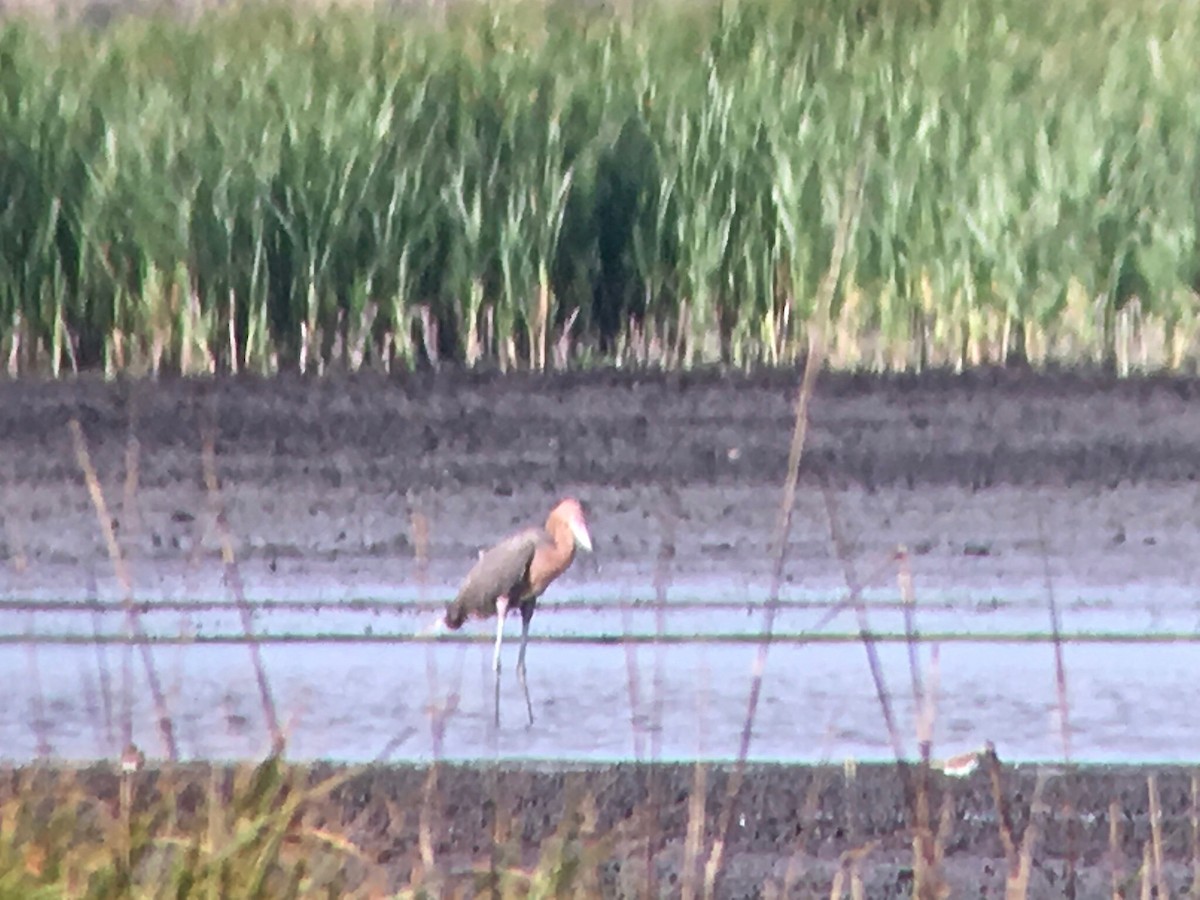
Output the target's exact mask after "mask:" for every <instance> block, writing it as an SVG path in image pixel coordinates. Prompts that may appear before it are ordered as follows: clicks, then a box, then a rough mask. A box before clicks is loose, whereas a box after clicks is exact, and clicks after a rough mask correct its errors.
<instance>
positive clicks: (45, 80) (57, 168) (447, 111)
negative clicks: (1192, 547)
mask: <svg viewBox="0 0 1200 900" xmlns="http://www.w3.org/2000/svg"><path fill="white" fill-rule="evenodd" d="M1198 23H1200V3H1197V2H1196V0H1185V2H1182V3H1179V4H1175V5H1172V6H1168V7H1161V6H1160V5H1158V4H1151V3H1150V2H1148V0H1136V2H1133V3H1118V2H1116V0H1087V2H1083V3H1077V4H1068V5H1065V6H1064V5H1060V4H1047V3H1044V2H1040V0H984V2H982V3H964V2H952V0H944V2H934V0H926V2H918V0H854V2H849V3H846V2H834V0H802V2H799V3H797V2H783V0H725V2H717V0H712V2H708V3H704V4H700V5H687V6H686V7H682V8H677V5H676V4H673V3H672V2H671V0H650V2H648V3H646V4H642V5H638V6H637V8H636V10H631V9H630V8H628V7H625V6H622V7H621V8H620V10H619V11H617V12H611V11H604V10H601V9H594V8H592V7H591V5H590V4H581V3H578V2H576V0H515V2H510V3H503V4H480V3H474V2H470V0H467V2H462V3H458V4H454V5H452V6H451V7H449V8H448V9H447V10H444V11H442V12H440V13H434V12H414V11H406V12H404V13H403V14H400V13H394V14H389V13H386V12H384V11H373V10H370V9H366V8H362V9H345V10H323V11H316V10H314V11H308V10H300V11H296V10H292V9H284V8H280V7H275V6H270V5H251V6H245V7H241V8H237V9H232V10H228V11H223V12H216V13H209V14H204V15H201V16H199V17H196V18H194V19H192V20H190V21H183V20H182V19H177V18H169V17H153V16H139V17H129V18H123V19H119V20H118V21H116V22H115V23H113V24H111V25H109V26H106V27H104V28H102V29H94V28H88V27H85V26H82V25H72V24H66V25H61V24H60V25H57V26H54V27H50V26H47V25H45V24H38V23H34V22H23V21H20V20H11V19H10V20H7V21H5V22H4V23H3V24H0V184H3V185H5V188H6V190H5V196H4V198H3V201H2V202H0V352H2V353H3V357H4V362H5V363H6V364H7V366H8V369H9V371H11V372H14V373H21V372H33V371H46V372H50V373H52V374H58V373H60V372H62V371H65V370H70V369H73V368H103V369H104V370H105V371H107V372H109V373H114V372H117V371H131V372H145V371H155V372H157V371H181V372H185V373H191V372H207V371H231V370H232V371H242V370H251V371H259V372H272V371H278V370H283V369H297V368H299V369H303V370H306V371H323V370H325V369H328V368H331V367H332V368H350V369H354V368H358V367H360V366H371V367H379V368H393V367H406V366H413V365H417V364H420V363H421V362H422V361H427V360H429V359H430V358H432V357H437V358H441V359H452V360H456V361H461V362H465V363H468V364H487V365H499V366H500V367H502V368H511V367H522V368H524V367H532V368H543V367H548V366H553V365H556V364H562V363H564V362H567V361H571V362H575V363H584V364H586V363H589V362H591V363H595V362H616V363H633V362H642V363H652V364H659V365H667V366H692V365H702V364H710V363H714V362H724V363H728V364H733V365H740V366H750V365H755V364H763V363H766V364H779V363H787V362H790V361H792V360H794V359H795V358H796V356H797V355H798V354H802V352H803V349H804V347H805V345H806V344H805V340H806V336H805V323H806V322H807V320H808V317H809V316H810V314H811V313H812V311H813V303H814V298H815V296H816V288H817V284H818V282H819V281H820V279H821V277H822V275H823V273H824V271H825V269H826V268H827V266H828V264H829V255H830V249H831V245H832V241H833V231H834V227H835V224H836V222H837V220H838V214H839V208H838V207H839V205H840V202H841V195H842V190H841V189H842V185H843V183H844V181H845V178H846V175H847V173H848V172H849V171H851V170H853V169H854V167H855V166H857V165H858V164H859V162H860V161H862V160H864V159H869V168H868V172H867V180H866V188H865V201H864V207H863V213H862V217H861V221H860V224H859V227H858V229H857V231H856V234H855V236H854V239H853V241H852V243H851V246H850V247H849V248H848V253H847V258H846V262H845V265H844V272H845V273H846V274H845V276H844V278H843V280H842V283H841V287H840V289H839V291H838V294H837V296H836V298H835V301H834V308H833V310H832V313H833V320H832V322H831V334H830V357H829V364H830V365H833V366H836V367H842V368H854V367H868V368H900V369H914V368H920V367H924V366H968V365H973V364H979V363H987V362H996V361H1003V360H1005V359H1009V358H1012V357H1017V358H1024V359H1027V360H1029V361H1030V362H1032V363H1034V364H1035V365H1043V364H1052V363H1059V364H1076V363H1103V364H1106V365H1108V366H1112V367H1116V368H1117V369H1119V370H1120V371H1128V370H1130V369H1134V368H1168V369H1181V368H1182V369H1192V368H1194V367H1195V364H1196V361H1197V358H1198V357H1200V346H1198V343H1197V331H1198V327H1200V323H1198V322H1197V315H1196V310H1197V291H1198V290H1200V239H1198V237H1197V225H1198V223H1200V162H1198V161H1197V156H1196V148H1197V146H1200V93H1197V92H1196V91H1195V90H1194V83H1195V78H1194V62H1193V60H1194V52H1193V48H1194V47H1195V46H1196V45H1197V41H1198V39H1200V24H1198Z"/></svg>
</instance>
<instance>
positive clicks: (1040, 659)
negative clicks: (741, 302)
mask: <svg viewBox="0 0 1200 900" xmlns="http://www.w3.org/2000/svg"><path fill="white" fill-rule="evenodd" d="M447 571H449V570H447ZM446 574H447V573H446V572H443V571H440V570H435V571H431V572H430V573H429V579H428V582H427V584H426V585H425V586H424V587H423V588H417V587H413V586H411V585H409V586H407V587H401V588H397V587H394V586H388V585H387V582H386V579H385V578H384V577H383V576H382V573H380V572H377V571H374V570H373V568H372V566H371V565H370V564H362V565H359V566H357V567H353V566H351V567H347V566H340V567H339V566H338V565H337V564H335V563H329V564H311V563H309V564H300V563H296V564H295V565H294V566H293V567H292V568H290V569H289V567H288V566H287V565H284V564H281V565H279V566H278V567H276V568H275V569H274V570H267V569H266V568H265V567H262V568H261V569H256V568H255V567H253V566H248V567H246V571H245V573H244V576H243V577H244V578H245V589H246V594H247V599H248V600H249V601H250V602H251V604H255V603H258V602H259V601H263V600H270V601H275V602H276V603H279V602H280V601H289V600H290V601H296V604H294V605H285V606H284V607H282V608H276V609H264V608H258V609H256V611H255V613H254V616H253V627H254V629H255V632H256V633H257V634H258V635H260V636H262V637H263V639H264V640H263V645H262V655H263V660H264V665H265V669H266V672H267V675H268V680H269V684H270V687H271V691H272V694H273V698H274V702H275V704H276V707H277V709H278V711H279V717H280V719H281V721H282V723H283V727H284V729H285V731H286V732H287V734H288V740H289V755H290V756H292V757H294V758H297V759H307V758H333V759H342V760H353V761H369V760H373V759H376V758H381V757H386V758H389V759H424V758H429V757H431V756H433V755H435V754H438V755H440V756H443V757H446V758H487V757H493V756H502V757H510V758H576V759H583V760H607V759H633V758H638V759H651V758H658V759H690V758H697V757H701V758H713V759H722V758H731V757H735V756H736V755H737V754H738V752H739V745H740V741H741V737H742V731H743V728H744V723H745V721H746V716H747V704H748V698H749V696H750V691H751V686H752V683H753V673H754V671H755V669H756V665H757V662H758V660H759V658H760V653H761V651H760V645H759V644H758V643H757V642H751V641H748V640H746V638H747V637H753V636H757V635H761V634H762V630H763V627H764V621H765V616H766V612H765V610H764V608H763V606H762V600H763V598H764V597H766V596H767V594H768V585H767V584H766V582H765V581H764V580H761V579H756V578H753V577H748V578H742V579H737V578H730V577H716V576H709V575H702V576H694V577H689V578H685V579H676V580H675V581H674V582H673V583H672V584H671V586H670V590H669V594H668V603H667V606H666V607H665V608H663V609H662V610H661V615H660V614H659V611H658V610H657V609H656V608H654V607H653V606H652V605H647V604H651V602H652V601H653V598H654V590H653V588H652V587H651V586H649V585H647V584H645V582H644V576H642V577H641V579H640V583H639V576H638V574H637V572H636V571H635V570H634V569H632V568H629V569H627V570H623V569H622V568H621V567H620V566H616V567H612V568H608V569H605V570H602V571H599V572H596V571H590V572H589V571H586V570H584V571H582V572H579V573H578V574H576V573H572V575H571V576H569V577H568V578H566V579H564V583H563V584H561V585H558V586H556V587H555V589H554V592H553V596H552V597H549V598H547V599H546V601H545V602H544V603H543V605H542V606H541V607H540V608H539V611H538V613H537V615H536V617H535V619H534V624H533V637H534V640H533V641H532V642H531V646H530V649H529V685H530V691H531V694H532V698H533V705H534V713H535V716H536V722H535V724H534V725H533V726H532V727H526V722H525V710H524V703H523V700H522V697H521V694H520V691H519V688H518V686H517V681H516V678H515V675H514V673H513V666H514V664H515V660H516V645H517V636H518V634H519V627H518V625H517V621H516V619H515V618H514V619H510V621H509V623H508V629H507V639H506V645H505V652H504V665H505V669H504V672H503V676H502V677H503V693H502V701H501V712H502V724H501V727H500V729H499V730H497V729H496V728H495V727H494V726H493V724H492V673H491V654H492V645H491V641H492V638H493V635H494V625H493V622H480V623H473V624H471V625H469V626H468V627H467V628H466V629H464V631H463V632H461V633H459V634H458V635H453V636H450V637H449V638H443V639H440V640H438V641H413V640H411V637H412V635H413V634H414V633H415V632H416V631H418V630H419V629H420V628H421V627H422V626H424V625H426V624H428V623H429V622H430V621H431V620H432V619H434V618H435V617H436V613H434V612H433V611H432V608H433V606H434V605H435V604H434V603H433V601H434V599H435V598H438V597H444V596H446V595H447V594H449V593H452V591H453V583H452V582H451V581H449V580H447V579H446V578H445V575H446ZM54 581H55V579H54V577H53V573H52V571H51V572H50V573H48V574H46V575H44V576H43V577H41V578H39V579H38V580H28V579H27V580H25V582H24V583H23V584H21V585H19V589H15V588H13V587H11V586H10V587H9V588H8V589H7V590H6V591H5V592H4V594H3V595H2V596H0V600H3V601H4V603H5V605H4V606H3V607H0V633H2V634H4V635H7V636H11V637H10V638H9V640H10V645H9V647H8V648H7V649H6V650H5V651H4V652H3V653H0V679H3V683H4V684H6V685H8V687H9V698H8V702H7V703H5V704H4V705H3V708H2V710H0V746H3V747H4V751H3V755H4V756H5V757H6V758H9V759H16V760H25V759H30V758H33V757H35V756H38V755H40V754H45V753H50V754H53V755H55V756H57V757H62V758H67V759H86V758H95V757H98V756H111V755H115V754H116V753H117V752H118V750H119V747H120V746H121V745H122V743H123V738H122V728H121V725H120V723H121V722H122V721H123V712H122V711H123V708H124V697H125V696H126V693H127V692H126V691H124V690H123V687H122V685H123V684H124V683H125V674H124V673H125V671H126V661H127V662H128V671H129V672H130V673H131V674H130V676H129V677H130V679H131V682H130V683H131V684H132V685H133V688H132V691H130V692H128V693H129V695H130V703H131V718H132V723H133V735H134V738H135V740H136V741H137V742H138V743H139V744H140V745H141V746H142V747H143V748H144V749H146V751H147V752H148V753H149V754H150V755H151V756H155V755H159V754H160V753H161V752H162V743H161V741H160V740H159V737H158V735H157V732H156V726H155V724H154V715H153V709H152V704H151V702H150V700H149V691H148V689H147V686H146V685H147V682H146V678H145V669H144V663H143V660H142V657H141V654H140V651H138V650H136V649H134V650H132V651H131V649H130V648H129V647H127V646H124V645H120V644H95V643H89V642H88V641H90V638H91V636H92V635H95V634H101V635H107V636H110V637H116V636H119V635H121V634H122V633H123V631H124V627H125V616H124V613H123V612H121V611H120V610H119V609H117V608H109V609H107V610H105V611H96V610H93V609H92V608H90V607H87V606H86V605H85V604H84V602H83V601H84V600H85V599H86V598H85V597H84V596H83V592H78V593H76V595H74V596H71V595H67V596H64V592H62V591H58V592H57V593H55V589H54ZM140 583H142V584H145V585H146V586H145V587H143V588H140V589H139V592H138V595H137V598H138V600H139V603H140V604H143V603H144V605H143V606H141V608H142V609H143V612H142V613H141V615H140V626H141V628H142V629H144V631H145V632H146V633H147V634H148V635H150V636H152V637H155V638H159V639H165V640H167V641H176V642H175V643H164V644H161V645H156V646H153V647H152V657H153V664H154V667H155V670H156V671H157V673H158V675H159V678H160V679H161V682H162V684H163V689H164V693H165V695H166V705H167V708H168V712H169V714H170V715H171V717H172V719H173V721H174V723H175V728H176V733H177V736H178V740H179V747H180V752H181V754H182V755H183V756H185V757H204V758H229V757H246V756H256V755H259V754H261V753H262V752H264V750H265V749H266V748H267V747H268V745H269V736H268V731H267V727H266V724H265V718H264V714H263V707H262V703H261V700H260V697H259V694H258V689H257V686H256V681H255V677H254V670H253V668H252V665H251V654H250V649H249V647H248V646H246V645H244V644H242V645H238V644H231V643H222V642H221V641H223V640H225V639H237V638H238V637H239V636H240V635H241V634H242V625H241V620H240V618H239V614H238V611H237V609H236V608H234V607H233V606H232V605H230V603H229V592H228V591H227V590H226V588H225V587H224V585H223V584H222V580H221V578H220V576H219V572H214V571H213V570H212V569H206V570H192V569H186V568H182V567H181V568H177V569H171V568H169V567H161V566H160V567H157V568H156V570H155V572H154V574H153V579H152V580H150V581H147V580H146V578H145V577H143V579H142V582H140ZM919 584H920V593H919V597H918V601H917V603H916V606H915V608H914V610H913V622H914V625H915V629H916V631H917V633H918V634H920V635H924V636H925V637H924V638H922V639H921V641H920V642H919V643H918V645H917V650H916V652H917V657H918V671H919V674H920V678H921V688H922V690H923V691H924V692H925V693H926V694H927V695H929V696H932V697H934V698H935V699H934V702H933V710H934V712H933V729H934V731H933V734H934V750H933V752H934V755H935V757H936V756H941V755H950V754H953V753H957V752H961V751H963V750H966V749H974V748H977V747H980V746H981V745H982V744H983V742H984V741H986V740H992V741H994V742H995V743H996V745H997V749H998V752H999V753H1000V755H1001V756H1002V757H1004V758H1006V759H1013V760H1054V759H1062V758H1063V757H1064V756H1065V755H1066V753H1067V752H1069V753H1070V755H1071V757H1072V758H1073V759H1077V760H1089V761H1114V762H1116V761H1171V762H1179V761H1185V760H1188V759H1194V758H1195V750H1194V746H1195V744H1194V735H1195V734H1196V733H1197V725H1198V724H1200V722H1198V721H1197V720H1198V719H1200V713H1198V712H1197V711H1196V710H1195V704H1194V702H1193V700H1192V686H1193V685H1194V681H1195V666H1196V660H1197V658H1198V655H1197V647H1196V646H1195V643H1196V642H1197V641H1200V635H1198V632H1197V622H1198V620H1200V604H1198V600H1197V595H1196V594H1194V593H1193V592H1191V591H1189V590H1187V589H1186V588H1182V587H1180V586H1179V585H1178V584H1175V583H1173V582H1172V581H1169V580H1162V581H1158V582H1155V581H1153V580H1151V579H1147V580H1146V581H1145V583H1142V584H1139V585H1137V586H1128V585H1124V586H1116V587H1105V586H1104V585H1103V584H1089V583H1081V582H1064V581H1063V580H1062V579H1061V578H1060V579H1058V580H1057V581H1056V582H1052V589H1053V594H1054V598H1055V602H1056V604H1057V606H1058V609H1059V614H1060V622H1061V629H1062V631H1063V633H1064V634H1065V635H1066V636H1067V638H1068V640H1067V642H1066V644H1065V645H1064V648H1063V652H1064V662H1065V674H1066V688H1067V699H1068V704H1067V717H1068V721H1069V726H1070V728H1069V735H1068V737H1069V742H1070V746H1069V749H1068V748H1064V731H1063V728H1062V723H1061V713H1060V708H1059V704H1058V700H1057V680H1056V674H1055V654H1054V645H1053V643H1051V642H1049V641H1048V640H1046V637H1047V636H1048V635H1049V633H1050V626H1049V622H1050V613H1049V609H1048V603H1047V598H1048V596H1049V594H1048V592H1047V588H1046V585H1045V583H1044V581H1042V582H1040V583H1039V582H1038V581H1037V580H1036V579H1033V578H1030V579H1027V580H1026V581H1024V582H1022V581H1019V580H1016V581H1013V582H1007V581H1006V582H1005V583H1004V584H1003V585H1001V584H999V583H997V582H996V581H995V580H993V579H991V578H989V577H979V578H975V579H973V580H972V579H962V578H950V577H945V578H941V579H939V578H938V577H925V578H923V579H922V580H921V581H920V582H919ZM844 594H845V592H844V589H842V590H839V587H838V585H837V584H836V583H835V582H833V581H830V582H829V583H827V584H822V583H819V582H814V581H813V580H811V579H810V580H807V581H806V583H805V585H804V587H803V588H802V589H801V588H799V587H797V586H795V585H787V586H786V587H785V589H784V590H783V592H782V595H781V600H782V601H783V603H784V604H785V605H784V606H783V607H782V608H780V609H779V610H778V611H777V613H776V615H775V618H774V624H773V629H774V634H775V635H776V637H777V639H778V640H777V641H776V642H775V643H773V644H772V646H771V648H770V652H769V655H768V657H767V660H766V667H765V669H764V670H763V679H762V693H761V697H760V699H759V703H758V708H757V713H756V716H755V719H754V724H753V730H752V733H751V740H750V745H749V755H750V757H751V758H752V759H756V760H789V761H819V760H827V759H834V760H837V759H842V758H846V757H855V758H858V759H862V760H868V759H888V758H890V757H891V756H892V754H893V752H894V750H893V739H892V736H890V735H889V731H888V728H887V726H886V724H885V716H884V714H883V711H882V710H883V706H882V704H881V700H880V697H879V694H878V692H877V690H876V687H875V684H874V681H873V678H872V675H871V672H870V668H869V665H868V661H867V659H868V657H867V652H866V650H865V647H864V644H863V643H862V641H861V638H860V637H859V626H860V619H859V615H858V613H857V612H856V611H855V610H854V609H852V608H848V607H847V608H840V607H836V606H835V604H836V603H838V602H839V601H842V600H844ZM93 595H94V596H96V597H99V598H100V599H103V600H106V601H117V600H119V599H120V592H119V590H117V589H116V587H115V586H114V585H112V584H105V583H101V584H100V585H98V586H97V587H96V588H95V589H94V592H93ZM863 596H864V605H863V610H864V613H865V617H866V619H865V621H866V625H867V627H868V628H869V629H870V631H871V632H872V633H873V634H877V635H881V636H882V637H883V638H884V639H883V640H881V641H880V642H878V643H876V644H875V645H874V646H875V647H876V649H877V652H878V658H879V662H880V665H881V672H882V676H883V684H884V686H885V688H886V691H887V693H888V703H889V707H890V710H891V713H892V716H893V721H894V722H895V739H896V741H898V742H899V745H900V749H901V751H902V752H903V753H905V754H906V755H909V756H911V755H913V754H915V752H916V746H917V735H918V717H917V707H916V704H915V703H914V685H913V676H912V669H911V667H910V647H909V645H908V644H907V643H905V642H904V640H903V637H904V635H905V633H906V631H905V628H906V622H905V614H904V608H903V604H901V603H899V602H898V600H897V590H896V589H895V588H894V587H890V586H888V585H887V584H886V583H884V584H876V585H874V586H872V587H871V588H869V589H868V590H866V591H864V595H863ZM422 598H429V600H430V602H429V603H428V604H426V606H425V607H424V608H420V609H418V608H417V607H416V606H415V604H417V603H418V601H420V600H421V599H422ZM61 599H65V600H69V601H71V602H72V603H73V604H77V605H75V606H74V607H73V608H55V609H51V610H47V609H46V608H45V606H44V603H45V601H55V600H61ZM155 601H158V602H162V601H170V602H171V603H172V608H171V609H169V610H156V609H154V608H153V603H154V602H155ZM212 601H218V602H219V603H222V604H225V605H223V606H221V607H220V608H213V605H212ZM39 602H41V603H42V604H43V606H41V607H38V603H39ZM21 604H25V605H24V606H23V607H22V606H21ZM298 604H305V605H304V606H301V605H298ZM34 607H37V608H36V609H34V611H31V609H33V608H34ZM659 633H661V634H662V635H664V636H666V637H667V638H668V639H670V640H671V641H672V642H671V643H659V644H655V643H653V642H652V640H651V639H652V638H653V637H654V636H655V635H656V634H659ZM181 635H182V636H192V637H194V638H196V639H198V640H202V641H210V642H211V643H178V642H177V641H178V640H179V638H180V636H181ZM626 635H632V636H634V637H635V638H637V639H638V641H639V642H637V643H633V642H631V643H622V641H621V640H620V638H621V637H622V636H626ZM1106 635H1107V636H1110V637H1111V640H1105V639H1104V637H1105V636H1106ZM1131 635H1132V636H1141V637H1145V636H1152V635H1158V636H1160V640H1159V641H1158V642H1155V643H1145V642H1142V643H1136V642H1134V643H1131V642H1129V640H1128V637H1129V636H1131ZM20 636H29V637H30V638H32V639H33V640H34V641H41V642H39V643H25V644H24V645H23V647H22V645H21V644H20V643H19V642H17V638H18V637H20ZM931 636H933V637H936V638H937V639H936V640H934V639H931ZM1085 636H1090V640H1089V641H1088V642H1083V641H1081V640H1079V639H1075V640H1072V639H1071V638H1072V637H1074V638H1082V637H1085ZM306 637H307V638H310V640H304V639H305V638H306ZM1030 637H1032V638H1033V639H1034V640H1033V641H1030V640H1029V638H1030ZM70 640H82V641H84V643H75V644H68V643H64V642H66V641H70ZM566 641H570V643H567V642H566ZM814 641H815V642H814ZM447 704H450V705H451V706H452V707H453V709H452V711H450V712H449V713H448V714H446V715H445V716H444V732H443V734H442V735H441V738H440V740H435V736H434V728H433V723H434V719H435V716H434V715H432V714H431V710H432V709H441V710H443V711H444V710H445V708H446V706H447Z"/></svg>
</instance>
